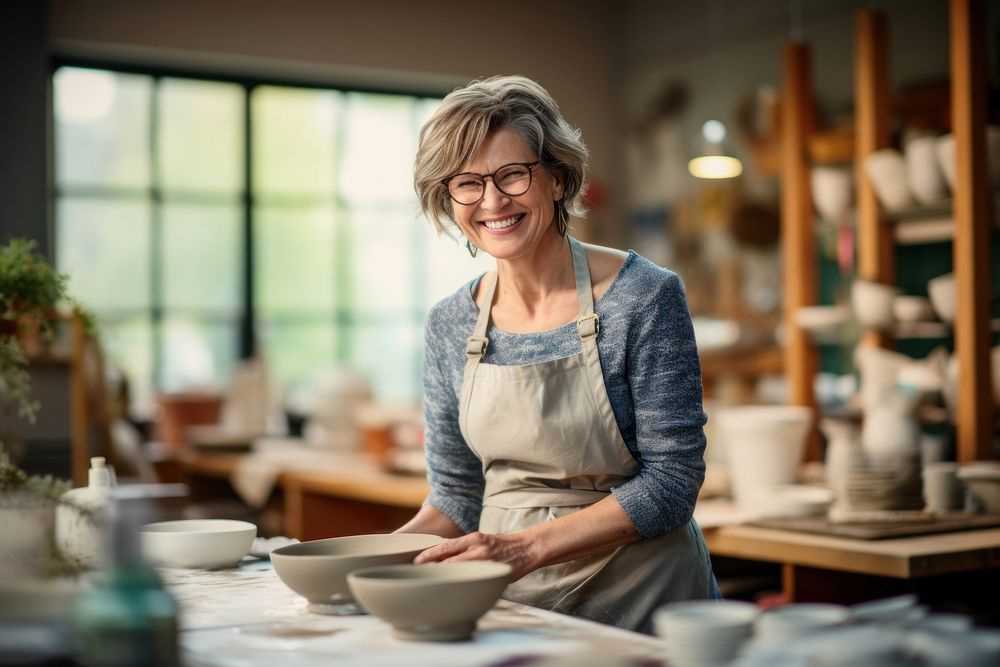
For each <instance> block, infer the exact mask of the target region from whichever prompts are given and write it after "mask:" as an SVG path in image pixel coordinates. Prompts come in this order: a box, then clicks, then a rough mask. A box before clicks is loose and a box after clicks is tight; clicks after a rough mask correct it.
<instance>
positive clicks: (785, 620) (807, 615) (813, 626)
mask: <svg viewBox="0 0 1000 667" xmlns="http://www.w3.org/2000/svg"><path fill="white" fill-rule="evenodd" d="M850 617H851V611H850V610H849V609H848V608H847V607H842V606H840V605H835V604H825V603H819V602H816V603H799V604H786V605H784V606H782V607H776V608H774V609H769V610H767V611H765V612H763V613H762V614H761V615H760V616H758V617H757V620H756V622H755V623H754V635H755V636H756V638H758V639H762V640H765V641H787V640H789V639H794V638H796V637H801V636H803V635H806V634H809V633H811V632H815V631H816V630H820V629H823V628H829V627H833V626H837V625H842V624H844V623H847V621H848V620H849V619H850Z"/></svg>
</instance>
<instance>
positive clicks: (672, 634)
mask: <svg viewBox="0 0 1000 667" xmlns="http://www.w3.org/2000/svg"><path fill="white" fill-rule="evenodd" d="M758 613H759V612H758V610H757V607H755V606H754V605H752V604H750V603H749V602H740V601H736V600H721V601H715V600H690V601H686V602H674V603H671V604H668V605H666V606H663V607H660V608H659V609H657V610H656V611H655V612H653V628H654V630H655V631H656V634H657V635H659V636H660V637H662V638H663V639H664V640H665V642H664V646H665V652H666V653H667V657H668V658H669V659H670V664H671V665H675V666H676V667H697V666H700V665H717V664H718V665H721V664H726V663H728V662H729V661H731V660H732V659H733V658H734V657H735V656H736V655H737V653H739V651H740V648H741V647H742V646H743V645H744V643H745V642H746V641H747V640H749V639H750V636H751V634H752V633H753V624H754V620H755V619H756V618H757V615H758Z"/></svg>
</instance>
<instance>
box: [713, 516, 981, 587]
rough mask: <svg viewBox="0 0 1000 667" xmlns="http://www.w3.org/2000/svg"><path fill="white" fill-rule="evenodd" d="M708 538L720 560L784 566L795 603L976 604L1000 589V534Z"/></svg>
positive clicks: (734, 532) (750, 529) (743, 529)
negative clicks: (916, 597) (892, 598)
mask: <svg viewBox="0 0 1000 667" xmlns="http://www.w3.org/2000/svg"><path fill="white" fill-rule="evenodd" d="M704 533H705V538H706V540H707V542H708V547H709V551H710V552H711V553H712V554H713V555H718V556H728V557H732V558H743V559H747V560H756V561H764V562H770V563H778V564H780V565H781V566H782V580H783V587H784V593H785V596H786V597H787V598H788V599H789V600H790V601H800V602H804V601H823V602H841V603H848V604H849V603H854V602H861V601H863V600H871V599H876V598H880V597H886V596H888V595H895V594H900V593H909V592H913V593H918V594H920V595H921V597H922V599H926V600H929V601H934V600H949V601H957V602H959V603H962V604H975V603H976V602H977V601H982V600H981V599H982V598H983V597H990V596H984V595H983V592H984V591H988V590H992V591H997V590H1000V528H987V529H981V530H968V531H961V532H954V533H942V534H936V535H924V536H919V537H901V538H894V539H884V540H859V539H849V538H843V537H832V536H826V535H814V534H809V533H803V532H795V531H790V530H776V529H773V528H761V527H757V526H751V525H733V526H720V527H718V528H706V529H704ZM993 597H995V596H993ZM987 602H991V603H992V604H993V605H994V606H995V605H996V604H997V602H996V600H992V601H987Z"/></svg>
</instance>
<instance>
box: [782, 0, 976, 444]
mask: <svg viewBox="0 0 1000 667" xmlns="http://www.w3.org/2000/svg"><path fill="white" fill-rule="evenodd" d="M949 11H950V14H949V16H950V19H949V22H950V35H951V47H950V58H951V108H952V131H953V133H954V135H955V142H956V151H955V153H956V155H955V159H956V185H955V191H954V198H953V200H952V202H950V204H949V205H947V206H942V207H940V208H941V210H940V211H937V212H936V214H935V211H933V210H927V211H924V213H927V215H926V216H923V217H922V218H921V216H916V217H917V218H920V219H918V220H912V218H913V217H914V216H899V215H897V216H894V217H893V218H890V217H889V216H887V215H886V214H885V213H884V212H883V211H882V210H881V207H880V206H879V203H878V200H877V199H876V197H875V192H874V190H873V188H872V187H871V185H870V183H869V182H868V179H867V177H866V176H865V169H864V161H865V158H866V157H867V156H868V155H869V154H870V153H872V152H874V151H876V150H879V149H882V148H887V147H889V145H890V142H889V124H890V105H889V76H888V73H889V62H888V51H889V39H888V25H887V21H886V17H885V15H884V14H882V13H881V12H878V11H873V10H867V9H865V10H861V11H859V12H858V15H857V22H856V39H855V54H854V68H855V114H856V118H855V151H854V159H855V178H856V193H857V196H856V199H857V225H858V229H857V239H858V276H859V278H862V279H866V280H872V281H876V282H880V283H889V284H891V283H893V282H895V278H896V275H895V266H894V252H895V244H896V243H897V242H900V241H901V242H906V240H907V239H908V238H909V240H911V241H912V242H924V241H925V240H931V239H933V240H946V239H948V238H951V239H952V240H953V251H952V252H953V257H954V259H953V265H954V272H955V276H956V281H957V284H958V295H957V296H958V313H959V317H958V319H957V321H956V322H955V325H954V333H953V335H954V341H955V350H956V353H957V354H958V359H959V375H960V377H961V382H960V383H959V396H958V406H959V410H958V415H957V423H956V432H957V452H958V459H959V461H972V460H976V459H988V458H993V456H994V453H993V434H994V424H993V420H994V406H993V397H992V389H991V386H992V385H991V378H990V373H991V370H990V359H989V356H990V346H991V340H992V330H993V323H992V322H991V320H990V300H991V297H992V294H991V292H992V288H991V283H990V257H989V252H990V244H989V240H990V239H989V236H990V230H991V227H993V221H994V216H993V214H992V213H991V211H990V208H991V205H995V202H994V201H993V196H991V194H990V192H989V190H988V185H987V180H988V179H987V165H986V155H985V150H986V145H985V144H986V142H985V137H986V99H985V93H986V68H985V59H986V43H985V38H986V35H985V31H984V26H985V4H984V2H983V0H950V10H949ZM784 55H785V81H784V92H783V95H784V102H783V111H784V114H783V117H784V118H786V119H788V120H789V122H786V123H784V126H785V127H784V130H783V134H782V141H783V147H782V174H781V176H782V191H783V192H782V252H783V254H784V257H785V259H784V262H785V264H784V269H785V274H784V275H785V291H784V318H785V326H786V329H787V330H788V331H789V332H791V334H790V335H789V337H788V344H787V347H786V348H785V369H786V374H787V377H788V381H789V385H790V395H791V401H792V402H793V403H795V404H798V405H808V406H812V407H816V404H815V400H814V397H813V396H812V389H811V384H812V380H813V376H814V374H815V356H814V355H815V350H814V346H813V343H812V342H810V341H809V340H808V338H807V337H806V336H805V333H804V332H803V331H802V330H801V329H799V328H798V326H797V325H796V323H795V320H794V313H795V310H796V309H797V308H798V307H800V306H807V305H812V304H814V303H815V302H816V270H815V266H814V264H811V263H812V262H813V258H814V257H815V256H816V243H815V238H814V234H813V213H812V208H811V197H810V193H809V190H808V183H809V164H808V160H807V159H806V152H805V150H804V146H805V137H807V136H808V133H807V132H808V128H811V127H812V124H813V111H812V102H811V91H810V86H809V80H810V74H809V51H808V47H807V46H805V45H802V44H789V45H788V46H786V48H785V54H784ZM903 219H906V221H905V222H903ZM928 220H929V221H931V223H928V222H927V221H928ZM944 220H947V221H949V222H950V226H949V228H948V229H944V225H943V224H942V221H944ZM928 235H931V236H928ZM900 237H902V238H900ZM934 333H935V335H936V334H940V333H947V331H943V330H942V331H938V330H935V332H934ZM859 344H861V345H877V346H882V347H891V346H892V345H893V336H892V335H891V334H887V333H883V332H867V333H866V334H865V335H864V336H863V338H862V340H861V342H860V343H859ZM806 456H807V458H810V459H814V458H816V457H817V456H818V449H814V448H813V446H812V443H811V446H810V448H809V449H807V454H806Z"/></svg>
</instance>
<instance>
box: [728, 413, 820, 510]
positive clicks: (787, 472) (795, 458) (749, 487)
mask: <svg viewBox="0 0 1000 667" xmlns="http://www.w3.org/2000/svg"><path fill="white" fill-rule="evenodd" d="M715 419H716V431H715V432H716V433H717V434H718V436H719V437H720V438H721V440H722V443H723V445H724V447H725V451H726V455H727V458H728V461H729V479H730V481H731V483H732V487H733V498H734V499H735V501H736V504H737V505H739V506H740V507H742V508H745V509H753V508H754V507H756V506H759V505H761V504H762V503H763V501H766V499H767V496H768V493H769V491H771V490H772V489H774V488H775V487H778V486H783V485H786V484H793V483H794V482H795V477H796V474H797V473H798V470H799V466H800V465H801V463H802V454H803V451H804V449H805V444H806V436H807V435H808V433H809V427H810V425H811V424H812V419H813V413H812V409H810V408H807V407H802V406H795V405H780V406H779V405H767V406H756V405H755V406H741V407H732V408H724V409H722V410H720V411H719V413H718V414H717V415H716V416H715Z"/></svg>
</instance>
